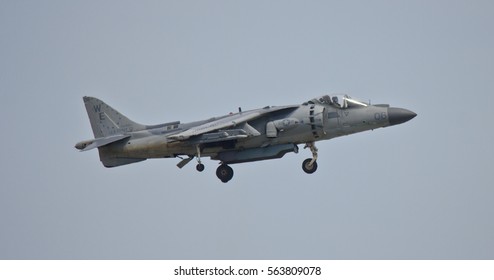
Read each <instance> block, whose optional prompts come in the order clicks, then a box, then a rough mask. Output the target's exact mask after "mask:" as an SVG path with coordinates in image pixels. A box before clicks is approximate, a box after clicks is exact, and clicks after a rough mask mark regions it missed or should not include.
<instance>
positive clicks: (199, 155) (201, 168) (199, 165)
mask: <svg viewBox="0 0 494 280" xmlns="http://www.w3.org/2000/svg"><path fill="white" fill-rule="evenodd" d="M196 150H197V165H196V169H197V171H199V172H202V171H204V164H202V162H201V148H200V147H199V145H197V146H196Z"/></svg>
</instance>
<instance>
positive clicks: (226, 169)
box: [216, 163, 233, 183]
mask: <svg viewBox="0 0 494 280" xmlns="http://www.w3.org/2000/svg"><path fill="white" fill-rule="evenodd" d="M216 176H218V179H220V180H221V182H223V183H226V182H228V181H230V180H231V179H232V178H233V169H232V168H231V167H230V166H228V165H227V164H224V163H222V164H221V165H220V166H218V168H217V169H216Z"/></svg>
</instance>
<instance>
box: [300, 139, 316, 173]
mask: <svg viewBox="0 0 494 280" xmlns="http://www.w3.org/2000/svg"><path fill="white" fill-rule="evenodd" d="M305 148H309V149H310V151H311V152H312V158H308V159H306V160H304V162H303V163H302V169H303V170H304V171H305V173H307V174H312V173H314V172H316V170H317V162H316V161H317V148H316V145H315V144H314V142H309V143H307V144H305V147H304V149H305Z"/></svg>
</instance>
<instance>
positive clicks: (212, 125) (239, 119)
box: [168, 105, 298, 141]
mask: <svg viewBox="0 0 494 280" xmlns="http://www.w3.org/2000/svg"><path fill="white" fill-rule="evenodd" d="M295 108H298V105H294V106H282V107H266V108H263V109H257V110H252V111H247V112H241V113H236V114H233V115H230V116H226V117H223V118H220V119H216V120H213V121H211V122H207V123H204V124H201V125H198V126H195V127H191V128H189V129H187V130H185V131H183V132H180V133H177V134H174V135H170V136H168V138H169V139H171V140H177V141H181V140H187V139H189V138H190V137H193V136H199V135H202V136H205V137H206V138H210V137H209V136H216V135H215V133H210V132H214V131H217V130H221V129H226V128H231V127H237V126H238V127H239V128H240V129H235V130H231V131H233V134H236V135H232V133H229V134H224V135H225V136H229V137H233V138H242V137H247V136H248V134H250V135H259V132H258V131H257V130H255V129H254V128H252V127H251V126H250V125H248V124H247V122H248V121H251V120H254V119H257V118H259V117H261V116H265V115H268V114H270V113H273V112H279V111H282V110H290V109H291V110H293V109H295ZM235 131H237V132H235ZM244 132H245V133H244ZM243 134H245V136H244V135H243ZM211 138H214V137H211ZM220 138H222V137H220ZM230 139H231V138H230Z"/></svg>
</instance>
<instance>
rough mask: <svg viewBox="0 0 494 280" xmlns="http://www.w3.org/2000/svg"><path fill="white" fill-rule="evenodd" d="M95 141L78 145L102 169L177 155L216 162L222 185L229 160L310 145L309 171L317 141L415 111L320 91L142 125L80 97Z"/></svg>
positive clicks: (254, 158) (230, 171)
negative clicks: (279, 102)
mask: <svg viewBox="0 0 494 280" xmlns="http://www.w3.org/2000/svg"><path fill="white" fill-rule="evenodd" d="M83 100H84V104H85V106H86V110H87V113H88V116H89V121H90V123H91V127H92V130H93V133H94V137H95V139H92V140H87V141H82V142H79V143H77V144H76V145H75V148H77V149H78V150H80V151H88V150H91V149H94V148H98V150H99V157H100V160H101V162H102V163H103V165H104V166H105V167H116V166H121V165H126V164H130V163H135V162H140V161H144V160H146V159H149V158H179V159H181V161H180V162H179V163H178V164H177V166H178V167H179V168H183V167H184V166H185V165H187V164H188V163H189V162H190V161H192V160H193V159H194V158H195V159H196V160H197V165H196V169H197V171H199V172H202V171H203V170H204V164H203V163H202V161H201V159H202V158H203V157H210V158H211V159H212V160H217V161H219V166H218V168H217V169H216V176H217V177H218V178H219V179H220V180H221V181H222V182H223V183H226V182H228V181H230V180H231V179H232V178H233V169H232V168H231V167H230V165H232V164H236V163H244V162H253V161H260V160H268V159H277V158H282V157H283V156H284V155H285V154H286V153H289V152H294V153H298V151H299V148H298V145H301V144H302V145H305V146H304V148H309V150H310V151H311V153H312V157H311V158H308V159H306V160H304V161H303V163H302V169H303V171H305V172H306V173H308V174H312V173H314V172H315V171H316V170H317V157H318V149H317V148H316V145H315V142H316V141H320V140H328V139H332V138H335V137H339V136H344V135H349V134H353V133H357V132H362V131H366V130H374V129H377V128H381V127H387V126H392V125H397V124H401V123H404V122H406V121H409V120H410V119H412V118H414V117H415V116H416V115H417V114H415V113H414V112H412V111H410V110H407V109H402V108H395V107H390V106H389V105H388V104H376V105H371V104H370V102H364V101H360V100H358V99H355V98H352V97H350V96H348V95H331V96H330V95H324V96H321V97H318V98H314V99H311V100H309V101H307V102H304V103H302V104H300V105H289V106H266V107H264V108H260V109H254V110H249V111H242V109H241V108H239V109H238V112H235V113H230V114H227V115H224V116H220V117H213V118H210V119H207V120H202V121H196V122H191V123H181V122H179V121H175V122H168V123H164V124H159V125H142V124H139V123H136V122H133V121H131V120H130V119H129V118H127V117H126V116H124V115H122V114H121V113H119V112H118V111H117V110H115V109H113V108H112V107H110V106H109V105H107V104H106V103H104V102H103V101H101V100H99V99H97V98H94V97H84V98H83Z"/></svg>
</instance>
